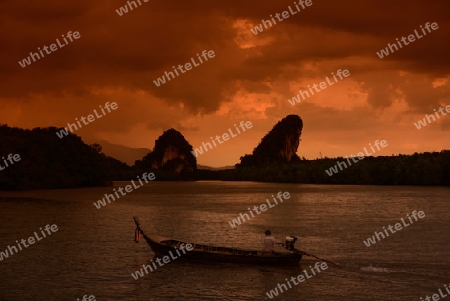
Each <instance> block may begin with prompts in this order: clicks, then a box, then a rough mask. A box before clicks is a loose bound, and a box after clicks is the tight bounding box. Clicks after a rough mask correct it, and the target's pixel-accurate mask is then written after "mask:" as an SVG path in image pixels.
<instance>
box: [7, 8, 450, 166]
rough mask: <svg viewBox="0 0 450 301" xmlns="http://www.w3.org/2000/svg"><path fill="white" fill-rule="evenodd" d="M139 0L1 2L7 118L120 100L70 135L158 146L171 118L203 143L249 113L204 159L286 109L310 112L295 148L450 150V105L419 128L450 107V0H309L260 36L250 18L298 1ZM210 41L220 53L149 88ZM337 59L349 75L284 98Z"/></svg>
mask: <svg viewBox="0 0 450 301" xmlns="http://www.w3.org/2000/svg"><path fill="white" fill-rule="evenodd" d="M141 3H142V6H139V7H138V8H135V9H134V10H132V11H130V12H128V13H127V14H124V15H123V16H119V15H118V14H117V13H116V9H119V7H121V6H124V5H125V4H126V1H123V0H113V1H86V0H80V1H70V2H67V1H47V0H42V1H38V2H34V1H31V2H30V1H21V0H14V1H12V0H7V1H1V2H0V15H1V17H0V20H1V21H0V25H1V28H2V30H1V31H0V37H1V41H2V46H1V47H0V53H1V56H0V60H1V65H0V79H1V80H0V86H1V87H0V108H1V109H0V118H1V119H0V120H1V121H0V122H1V123H6V124H8V125H10V126H18V127H22V128H33V127H47V126H58V127H63V126H66V125H67V123H68V122H74V120H75V118H80V117H81V116H87V115H88V114H91V113H92V111H93V110H94V109H96V108H98V106H99V105H103V104H105V102H107V101H110V102H113V101H114V102H117V104H118V106H119V108H118V109H117V110H115V111H113V112H112V113H110V114H108V115H106V116H104V117H103V118H102V119H99V120H96V121H94V122H92V123H90V124H88V125H86V126H84V127H83V128H81V129H80V130H78V131H76V132H75V133H76V134H78V135H80V136H81V137H82V138H83V139H85V140H86V141H89V142H91V141H93V140H103V139H104V140H108V141H110V142H112V143H116V144H123V145H126V146H129V147H147V148H153V146H154V141H155V139H157V137H158V136H159V135H161V134H162V132H163V131H164V130H167V129H169V128H171V127H173V128H175V129H177V130H179V131H180V132H181V133H182V134H183V135H184V136H185V138H186V139H187V140H188V141H189V142H190V143H191V144H192V145H193V147H197V146H199V145H200V144H201V143H202V142H208V141H210V138H209V137H211V136H215V135H222V134H223V133H224V132H226V131H227V130H228V129H229V128H234V127H233V124H235V123H239V122H240V121H242V120H243V121H251V122H252V123H253V128H252V129H250V130H248V131H246V132H245V133H242V134H241V135H239V136H238V137H236V138H233V139H230V140H229V141H227V142H225V143H223V144H222V145H219V146H217V147H216V148H214V149H213V150H210V151H208V152H207V153H205V154H203V155H200V156H199V157H198V158H197V159H198V163H199V164H203V165H210V166H224V165H233V164H235V163H237V162H238V160H239V157H240V156H243V155H244V154H246V153H250V152H251V151H252V150H253V148H254V147H255V146H256V145H257V144H258V143H259V141H260V140H261V138H262V137H263V136H264V135H265V134H266V133H267V132H268V131H269V130H270V129H271V128H272V127H273V125H274V124H275V123H276V122H278V121H279V120H280V119H281V118H283V117H285V116H286V115H288V114H298V115H300V117H301V118H302V119H303V121H304V129H303V134H302V137H301V144H300V147H299V150H298V155H299V156H304V157H306V158H311V159H312V158H316V157H319V154H320V153H321V154H322V155H323V156H329V157H330V156H347V155H350V154H352V153H353V154H356V153H357V152H360V151H362V149H363V148H364V147H366V146H368V144H369V143H372V144H373V142H374V141H375V140H386V141H387V142H388V144H389V145H388V147H386V148H385V149H383V150H382V151H380V152H379V153H377V154H376V155H391V154H398V153H414V152H423V151H440V150H442V149H449V148H450V147H449V143H448V142H449V140H450V139H449V136H448V133H449V131H450V116H445V117H441V118H440V120H439V121H438V122H433V123H432V124H429V125H427V126H426V127H425V128H423V129H420V130H418V129H417V128H416V127H415V126H414V122H417V121H418V120H419V119H421V118H423V117H424V114H426V113H428V114H431V113H433V109H438V108H439V107H441V106H444V105H448V104H450V89H449V87H450V82H449V79H450V75H449V74H450V59H449V53H450V49H449V43H450V42H449V41H450V40H449V38H448V37H449V35H450V20H449V19H448V15H449V12H450V2H449V1H447V0H435V1H430V2H425V1H417V0H414V1H404V0H396V1H356V0H354V1H349V0H342V1H334V0H333V1H332V0H322V1H314V0H313V1H312V3H313V5H311V6H310V7H307V8H306V9H305V10H303V11H301V12H299V13H297V14H295V15H293V16H290V17H289V18H288V19H286V20H284V21H282V22H277V24H276V25H275V26H273V27H271V28H268V29H265V30H264V31H263V32H262V33H259V34H258V35H254V34H253V33H252V32H251V31H250V29H251V28H253V27H254V26H256V25H259V24H260V23H261V19H265V20H268V19H269V15H271V14H272V15H274V14H275V13H277V12H278V13H282V12H283V11H286V10H288V6H291V7H294V1H285V0H282V1H253V0H248V1H211V0H209V1H204V0H199V1H167V0H164V1H162V0H149V1H148V2H146V3H144V0H141ZM427 22H437V23H438V26H439V29H438V30H433V31H432V32H431V33H429V34H428V35H426V36H424V37H423V38H421V39H420V40H416V41H415V42H413V43H410V45H408V46H403V48H402V49H399V50H398V51H395V52H394V53H391V54H390V55H389V56H388V57H385V58H383V59H380V58H379V57H378V56H377V55H376V52H378V51H380V50H381V49H383V48H385V47H386V46H387V43H394V42H395V39H396V38H401V37H402V36H405V37H406V36H408V35H410V34H412V33H414V30H419V29H420V25H422V26H423V25H425V23H427ZM68 31H78V32H79V33H80V35H81V37H80V38H79V39H77V40H74V41H73V42H71V43H69V44H68V45H66V46H65V47H64V48H61V49H58V50H57V51H56V52H54V53H51V54H47V55H45V57H44V58H42V59H40V60H37V61H36V62H33V63H32V64H31V65H29V66H27V67H26V68H22V67H21V66H20V65H19V64H18V61H21V60H22V59H24V58H26V57H27V56H28V55H29V53H30V52H31V51H32V52H36V51H37V48H38V47H40V48H41V49H42V48H43V46H44V45H47V46H49V45H50V44H52V43H55V40H56V39H57V38H61V35H62V34H64V35H66V34H67V32H68ZM203 50H213V51H214V52H215V57H214V58H212V59H209V60H208V61H207V62H205V63H203V64H202V65H200V66H198V67H195V68H193V69H192V70H190V71H187V72H186V73H185V74H182V75H181V76H179V77H176V78H175V79H173V80H171V81H170V82H168V83H166V84H164V85H162V86H160V87H156V86H155V84H154V83H153V80H155V79H156V78H158V77H160V76H162V75H163V73H164V72H165V71H172V66H174V65H178V64H185V63H187V62H189V61H190V59H191V58H192V57H194V58H196V54H197V53H201V52H202V51H203ZM338 69H348V70H349V71H350V74H351V75H350V76H349V77H348V78H345V79H344V80H342V81H339V82H338V83H336V84H335V85H333V86H331V87H328V88H326V89H325V90H323V91H321V92H319V93H317V94H315V95H313V96H311V97H310V98H308V99H306V100H304V101H302V102H301V103H300V104H296V105H295V106H291V105H290V104H289V103H288V98H292V97H294V96H295V95H296V94H297V93H298V91H299V89H302V90H306V89H307V86H308V85H312V84H314V83H316V84H319V83H320V82H322V81H324V80H325V77H327V76H328V77H331V73H332V72H334V73H336V70H338Z"/></svg>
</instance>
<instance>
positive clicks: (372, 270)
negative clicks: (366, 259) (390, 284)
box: [360, 265, 391, 273]
mask: <svg viewBox="0 0 450 301" xmlns="http://www.w3.org/2000/svg"><path fill="white" fill-rule="evenodd" d="M360 270H361V271H363V272H368V273H390V272H391V271H390V270H388V269H387V268H380V267H374V266H372V265H370V266H368V267H361V268H360Z"/></svg>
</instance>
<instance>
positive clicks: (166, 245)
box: [144, 234, 303, 266]
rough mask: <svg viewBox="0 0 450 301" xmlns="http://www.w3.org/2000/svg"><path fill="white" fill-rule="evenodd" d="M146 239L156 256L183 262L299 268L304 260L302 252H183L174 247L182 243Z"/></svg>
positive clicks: (214, 249)
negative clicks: (194, 261) (176, 258)
mask: <svg viewBox="0 0 450 301" xmlns="http://www.w3.org/2000/svg"><path fill="white" fill-rule="evenodd" d="M144 238H145V240H146V241H147V243H148V245H149V246H150V248H151V249H152V251H153V252H154V253H155V254H156V256H158V257H160V256H169V255H170V254H172V256H177V254H181V256H179V257H178V258H180V259H182V260H200V261H214V262H227V263H239V264H257V265H276V266H281V265H282V266H297V265H298V263H299V262H300V260H301V259H302V255H303V254H302V253H300V252H295V253H293V252H284V253H263V252H261V251H255V250H242V249H233V248H227V247H210V246H206V245H196V244H194V245H193V246H194V249H193V250H191V251H187V250H183V251H184V252H182V251H181V250H180V248H177V247H175V246H173V244H177V243H178V245H179V244H180V243H183V242H180V241H175V240H166V241H163V242H160V241H158V240H156V239H152V238H150V237H148V236H146V235H145V234H144Z"/></svg>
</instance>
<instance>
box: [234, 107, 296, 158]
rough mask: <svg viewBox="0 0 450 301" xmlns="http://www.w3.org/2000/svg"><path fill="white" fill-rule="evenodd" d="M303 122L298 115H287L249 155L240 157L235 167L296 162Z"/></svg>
mask: <svg viewBox="0 0 450 301" xmlns="http://www.w3.org/2000/svg"><path fill="white" fill-rule="evenodd" d="M302 129H303V121H302V119H301V118H300V116H298V115H288V116H286V117H285V118H283V119H282V120H281V121H279V122H278V123H277V124H276V125H275V126H274V127H273V129H272V130H271V131H270V132H269V133H267V135H265V136H264V137H263V138H262V139H261V142H260V143H259V145H258V146H257V147H256V148H255V149H254V150H253V153H252V154H251V155H245V156H244V157H241V163H240V164H236V167H250V166H263V165H266V164H272V163H288V162H291V161H298V160H299V159H300V158H299V157H298V156H297V154H296V153H297V149H298V146H299V144H300V136H301V134H302Z"/></svg>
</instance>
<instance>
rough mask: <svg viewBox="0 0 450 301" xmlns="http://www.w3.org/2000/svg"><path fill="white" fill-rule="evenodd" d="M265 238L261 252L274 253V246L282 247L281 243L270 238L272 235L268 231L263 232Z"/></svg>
mask: <svg viewBox="0 0 450 301" xmlns="http://www.w3.org/2000/svg"><path fill="white" fill-rule="evenodd" d="M265 234H266V236H265V237H264V249H263V252H268V253H275V250H274V247H275V244H279V245H282V246H283V243H282V242H281V241H279V240H277V239H276V238H275V237H273V236H272V233H271V232H270V230H266V232H265Z"/></svg>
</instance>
